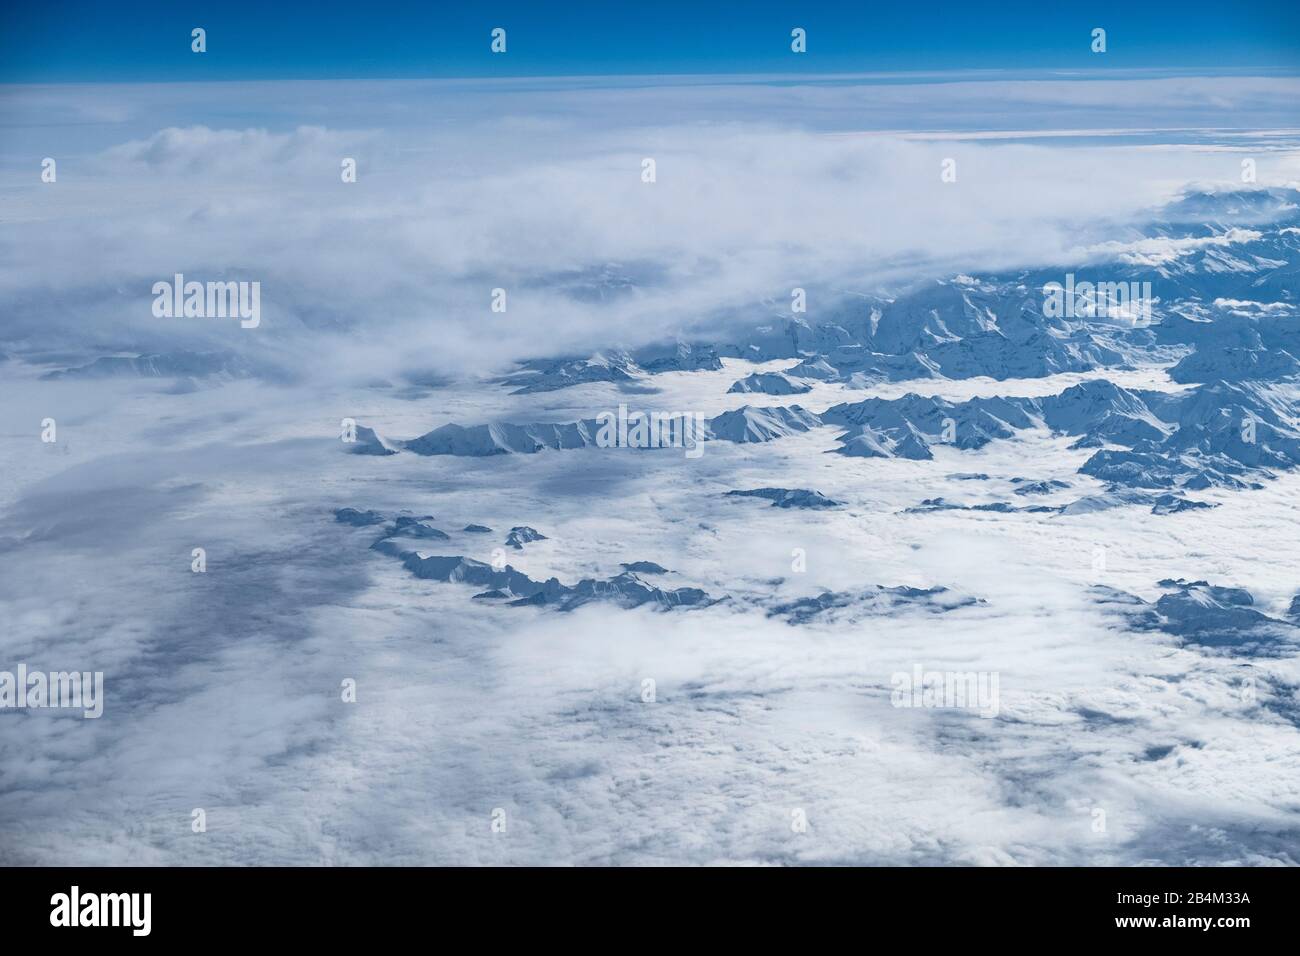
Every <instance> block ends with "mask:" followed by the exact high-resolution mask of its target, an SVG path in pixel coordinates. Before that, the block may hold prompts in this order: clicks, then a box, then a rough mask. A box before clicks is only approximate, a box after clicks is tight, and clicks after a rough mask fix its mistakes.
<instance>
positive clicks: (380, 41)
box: [0, 0, 1300, 83]
mask: <svg viewBox="0 0 1300 956" xmlns="http://www.w3.org/2000/svg"><path fill="white" fill-rule="evenodd" d="M196 26H201V27H204V28H205V29H206V30H207V34H208V52H207V53H206V54H204V55H202V56H200V55H196V54H194V53H191V51H190V30H191V29H192V28H193V27H196ZM796 26H798V27H803V28H805V29H806V30H807V31H808V53H807V54H805V55H802V56H800V55H795V54H793V53H791V52H790V30H791V29H792V28H793V27H796ZM494 27H503V28H505V29H506V30H507V36H508V51H507V53H506V54H505V55H504V56H502V55H493V54H492V53H491V52H490V51H489V33H490V31H491V30H492V28H494ZM1094 27H1103V28H1105V29H1106V31H1107V41H1108V42H1107V45H1108V51H1107V53H1106V54H1105V55H1104V56H1100V55H1096V54H1093V53H1092V52H1091V51H1090V49H1089V43H1090V33H1091V30H1092V29H1093V28H1094ZM1224 67H1229V68H1237V69H1242V68H1246V69H1284V70H1290V71H1295V70H1300V4H1296V3H1294V2H1273V0H1258V2H1251V3H1243V4H1232V3H1222V2H1215V3H1196V2H1191V3H1177V4H1175V3H1165V2H1156V3H1143V4H1137V3H1132V2H1125V3H1110V2H1093V3H1088V4H1070V5H1069V8H1068V9H1060V8H1057V7H1056V5H1054V4H1049V3H1043V2H1018V0H1010V2H1003V3H998V4H980V5H972V4H944V3H938V4H934V3H924V4H923V3H911V4H888V5H885V4H870V3H849V2H843V3H799V4H795V3H789V2H786V3H778V2H772V0H751V2H746V3H743V4H742V3H718V4H700V3H688V2H678V0H654V2H650V3H641V4H637V3H612V2H568V3H549V2H548V3H538V2H512V0H507V2H497V3H491V4H484V3H463V4H455V5H451V4H440V3H437V2H432V3H431V2H418V3H417V2H404V0H398V2H394V3H389V4H384V5H383V6H382V7H369V6H367V5H364V4H337V5H331V4H320V3H310V4H308V3H296V2H283V3H239V2H234V3H232V2H222V3H216V2H211V3H184V2H174V0H171V2H167V0H128V2H121V3H112V4H107V3H102V2H50V3H36V4H6V5H5V10H4V12H3V13H0V82H8V83H36V82H80V81H87V82H105V81H158V82H167V81H177V80H229V79H276V78H347V77H460V76H464V77H490V76H530V75H551V76H555V75H606V74H693V73H792V74H800V73H840V72H873V71H909V70H944V69H952V68H963V69H1013V70H1057V69H1060V70H1107V69H1113V68H1178V69H1184V70H1192V71H1200V72H1203V71H1205V70H1207V69H1210V68H1216V69H1217V68H1224Z"/></svg>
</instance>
